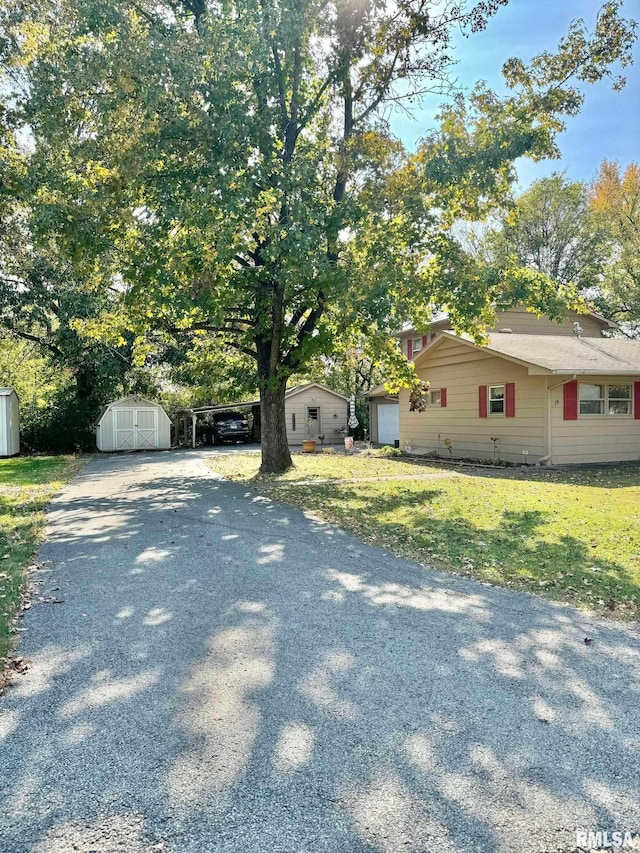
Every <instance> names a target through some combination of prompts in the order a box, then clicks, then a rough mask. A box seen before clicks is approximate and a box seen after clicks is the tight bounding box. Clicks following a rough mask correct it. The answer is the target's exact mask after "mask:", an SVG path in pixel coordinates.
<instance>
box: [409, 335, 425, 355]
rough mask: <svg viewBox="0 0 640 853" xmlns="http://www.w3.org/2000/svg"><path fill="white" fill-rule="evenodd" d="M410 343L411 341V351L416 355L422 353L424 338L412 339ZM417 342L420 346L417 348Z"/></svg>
mask: <svg viewBox="0 0 640 853" xmlns="http://www.w3.org/2000/svg"><path fill="white" fill-rule="evenodd" d="M410 341H411V351H412V352H414V353H416V352H420V350H421V349H422V338H410ZM416 341H417V344H418V345H417V346H416Z"/></svg>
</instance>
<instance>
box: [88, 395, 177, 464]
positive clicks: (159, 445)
mask: <svg viewBox="0 0 640 853" xmlns="http://www.w3.org/2000/svg"><path fill="white" fill-rule="evenodd" d="M96 445H97V447H98V450H101V451H103V452H104V453H114V452H120V451H124V450H168V449H169V448H170V447H171V421H170V420H169V417H168V415H167V413H166V412H165V410H164V409H163V408H162V406H161V405H160V404H159V403H154V402H152V401H151V400H145V399H144V398H143V397H125V398H124V399H122V400H115V401H114V402H113V403H109V405H108V406H107V407H106V408H105V409H104V411H103V412H102V415H101V416H100V420H99V421H98V426H97V427H96Z"/></svg>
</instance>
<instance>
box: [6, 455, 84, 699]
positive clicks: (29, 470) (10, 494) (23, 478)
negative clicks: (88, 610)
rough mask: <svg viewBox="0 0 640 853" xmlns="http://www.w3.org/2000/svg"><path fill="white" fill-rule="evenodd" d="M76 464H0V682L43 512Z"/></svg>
mask: <svg viewBox="0 0 640 853" xmlns="http://www.w3.org/2000/svg"><path fill="white" fill-rule="evenodd" d="M81 464H82V463H81V462H80V460H78V459H76V458H75V457H73V456H37V457H33V458H31V457H18V458H15V459H2V460H0V683H1V670H2V665H1V661H2V658H4V657H5V656H6V655H7V652H8V651H9V648H10V646H11V621H12V619H13V617H14V615H15V613H16V610H17V608H18V605H19V603H20V597H21V595H22V590H23V588H24V581H25V577H26V571H25V570H26V567H27V566H28V565H29V562H30V561H31V560H32V558H33V555H34V553H35V550H36V548H37V545H38V540H39V535H40V531H41V529H42V525H43V522H44V511H45V509H46V507H47V504H48V503H49V501H50V500H51V497H52V496H53V495H54V493H55V492H56V491H58V489H59V488H60V487H61V486H62V484H63V483H65V482H66V481H68V480H69V479H70V478H71V477H72V476H73V475H74V474H75V473H76V471H78V470H79V468H80V467H81Z"/></svg>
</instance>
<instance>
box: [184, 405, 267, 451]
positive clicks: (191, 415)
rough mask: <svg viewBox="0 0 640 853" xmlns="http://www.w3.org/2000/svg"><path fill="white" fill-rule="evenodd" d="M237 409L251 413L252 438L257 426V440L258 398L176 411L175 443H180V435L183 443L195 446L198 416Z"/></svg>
mask: <svg viewBox="0 0 640 853" xmlns="http://www.w3.org/2000/svg"><path fill="white" fill-rule="evenodd" d="M237 411H240V412H243V411H244V412H248V413H250V414H252V415H253V424H254V438H256V435H255V432H256V426H257V428H258V437H257V438H256V440H258V441H259V430H260V400H245V401H243V402H241V403H217V404H216V405H213V406H194V407H193V408H191V409H181V410H180V411H179V412H177V413H176V415H175V418H174V420H173V425H174V429H175V437H176V444H180V437H181V436H182V439H183V443H184V444H185V445H187V444H191V446H192V447H195V446H196V437H197V428H198V417H199V416H203V415H208V414H210V413H213V412H237ZM189 427H191V441H189Z"/></svg>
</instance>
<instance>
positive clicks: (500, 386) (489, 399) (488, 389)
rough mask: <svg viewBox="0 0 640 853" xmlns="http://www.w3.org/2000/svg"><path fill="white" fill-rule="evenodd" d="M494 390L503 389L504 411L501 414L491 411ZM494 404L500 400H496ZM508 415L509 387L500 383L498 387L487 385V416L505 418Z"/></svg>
mask: <svg viewBox="0 0 640 853" xmlns="http://www.w3.org/2000/svg"><path fill="white" fill-rule="evenodd" d="M492 388H502V401H501V402H502V411H501V412H492V411H491V403H492V400H491V389H492ZM493 402H494V403H496V402H498V400H494V401H493ZM506 414H507V386H506V385H505V383H504V382H500V383H499V384H497V385H487V415H488V416H489V417H490V418H504V417H506Z"/></svg>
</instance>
